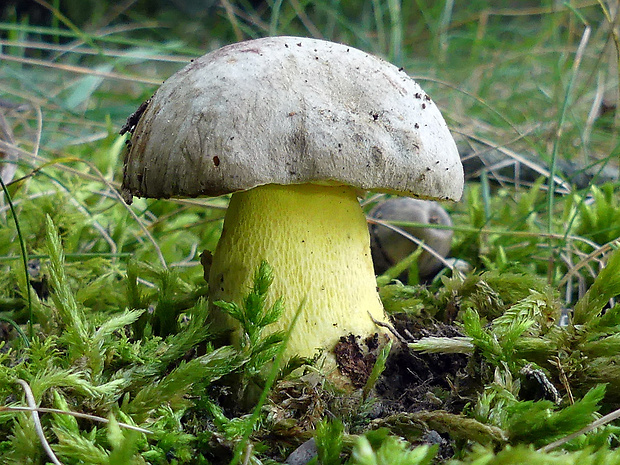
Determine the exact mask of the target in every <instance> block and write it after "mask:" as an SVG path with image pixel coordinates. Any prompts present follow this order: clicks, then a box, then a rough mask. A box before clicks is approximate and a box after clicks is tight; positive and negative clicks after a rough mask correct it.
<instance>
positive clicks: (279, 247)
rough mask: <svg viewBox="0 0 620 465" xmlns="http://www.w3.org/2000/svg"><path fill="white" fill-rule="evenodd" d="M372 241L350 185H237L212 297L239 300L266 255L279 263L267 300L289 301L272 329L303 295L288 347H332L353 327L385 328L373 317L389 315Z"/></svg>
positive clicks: (286, 321) (286, 319) (285, 320)
mask: <svg viewBox="0 0 620 465" xmlns="http://www.w3.org/2000/svg"><path fill="white" fill-rule="evenodd" d="M369 243H370V240H369V235H368V228H367V225H366V219H365V217H364V215H363V212H362V210H361V208H360V206H359V203H358V201H357V197H356V192H355V190H354V189H352V188H350V187H346V186H318V185H313V184H303V185H292V186H279V185H266V186H261V187H257V188H254V189H252V190H249V191H246V192H239V193H235V194H233V196H232V199H231V201H230V206H229V207H228V211H227V212H226V217H225V220H224V230H223V232H222V237H221V239H220V241H219V243H218V246H217V249H216V251H215V254H214V257H213V263H212V265H211V272H210V277H209V283H210V287H211V292H210V301H211V302H213V301H216V300H225V301H229V302H237V303H241V302H242V300H243V298H244V297H245V295H246V294H247V293H248V290H249V289H250V288H251V285H252V278H253V276H254V273H255V271H256V269H257V267H258V265H259V264H260V262H261V261H262V260H266V261H267V262H268V263H269V264H270V265H271V266H272V267H273V270H274V281H273V285H272V287H271V291H270V299H271V301H270V302H268V305H271V304H272V303H273V301H274V300H275V299H276V298H278V297H283V298H284V305H285V312H284V314H283V315H282V317H281V318H280V320H279V321H278V323H276V324H274V325H272V326H273V328H272V329H273V330H274V331H276V330H285V331H286V330H288V328H289V327H290V324H291V322H292V319H293V317H294V315H295V312H296V311H297V309H298V308H299V306H300V305H301V303H302V302H304V301H305V304H304V305H303V308H302V310H301V314H300V317H299V319H298V320H297V323H296V326H295V328H294V330H293V332H292V333H291V337H290V340H289V345H288V346H287V349H286V355H287V356H292V355H295V354H298V355H301V356H304V357H312V356H313V355H315V353H316V352H317V350H318V349H327V350H330V351H331V350H332V349H333V347H334V346H335V344H336V342H338V340H339V339H340V337H341V336H345V335H347V334H349V333H352V334H354V335H356V336H362V337H366V336H369V335H372V334H374V333H375V332H382V331H381V329H380V328H378V327H377V326H376V325H375V324H374V323H373V321H372V319H371V317H370V315H372V317H373V318H375V319H376V320H384V319H385V314H384V312H383V306H382V304H381V301H380V300H379V296H378V294H377V289H376V286H377V284H376V280H375V275H374V270H373V265H372V260H371V256H370V247H369ZM229 324H232V323H229Z"/></svg>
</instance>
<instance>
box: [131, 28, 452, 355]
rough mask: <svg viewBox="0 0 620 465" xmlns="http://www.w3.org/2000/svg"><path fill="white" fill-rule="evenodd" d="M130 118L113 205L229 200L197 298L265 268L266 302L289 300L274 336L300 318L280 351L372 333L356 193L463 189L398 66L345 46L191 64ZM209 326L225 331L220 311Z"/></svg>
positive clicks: (245, 47) (445, 139)
mask: <svg viewBox="0 0 620 465" xmlns="http://www.w3.org/2000/svg"><path fill="white" fill-rule="evenodd" d="M140 113H141V114H134V115H132V117H130V119H129V120H128V124H127V125H126V128H125V129H126V130H129V131H130V132H132V133H133V134H132V137H131V141H130V142H129V143H128V146H129V150H128V152H127V154H126V157H125V162H124V174H123V185H122V192H123V196H124V198H125V199H126V200H129V201H130V200H131V198H132V196H134V195H135V196H139V197H152V198H169V197H196V196H218V195H222V194H229V193H232V197H231V199H230V205H229V207H228V209H227V212H226V216H225V219H224V226H223V230H222V235H221V238H220V240H219V243H218V245H217V248H216V250H215V252H214V255H213V261H212V264H211V270H210V277H209V286H210V295H209V300H210V302H215V301H218V300H225V301H229V302H230V301H233V302H238V303H239V302H241V301H242V300H243V298H244V296H245V295H246V293H247V292H248V290H249V288H250V286H251V282H252V278H253V274H254V272H255V270H256V268H257V267H258V265H259V264H260V263H261V262H262V261H263V260H265V261H267V262H268V263H269V264H270V265H271V266H272V268H273V270H274V279H273V284H272V287H271V296H272V298H273V299H275V298H277V297H280V296H281V297H283V299H284V303H285V307H286V311H285V312H284V314H283V315H282V316H281V318H280V319H279V321H278V322H277V323H275V324H273V325H272V326H273V330H287V329H288V328H289V326H290V325H291V322H292V320H293V318H294V315H295V314H296V312H297V310H298V309H300V314H299V319H298V320H297V323H296V325H295V327H294V329H293V330H292V332H291V334H290V338H289V343H288V346H287V348H286V355H287V356H292V355H294V354H298V355H301V356H304V357H311V356H313V355H315V354H316V352H317V350H319V349H327V350H328V351H329V350H331V349H332V348H333V347H334V345H335V344H336V342H337V341H338V340H339V339H340V337H342V336H345V335H348V334H354V335H356V336H361V337H367V336H369V335H372V334H374V333H376V332H378V331H379V328H378V327H377V326H376V324H375V322H374V321H373V319H374V320H378V321H380V320H383V319H385V315H384V311H383V306H382V304H381V301H380V299H379V296H378V293H377V289H376V280H375V275H374V271H373V264H372V260H371V253H370V247H369V243H370V239H369V235H368V228H367V225H366V219H365V216H364V214H363V212H362V209H361V207H360V205H359V202H358V196H359V195H360V194H361V193H362V192H364V191H366V190H375V191H379V192H388V193H398V194H402V195H407V196H417V197H424V198H439V199H453V200H458V199H459V198H460V197H461V194H462V189H463V170H462V165H461V162H460V159H459V155H458V152H457V149H456V145H455V143H454V141H453V139H452V137H451V135H450V131H449V130H448V127H447V126H446V123H445V121H444V120H443V118H442V116H441V114H440V112H439V110H438V109H437V106H436V105H435V104H434V102H433V101H432V100H431V99H430V97H429V96H428V95H427V94H426V93H425V92H424V91H423V90H422V89H421V88H420V87H419V86H418V84H417V83H416V82H414V81H413V80H412V79H411V78H410V77H408V76H407V74H406V73H405V72H403V70H402V68H401V69H399V68H397V67H395V66H393V65H391V64H389V63H387V62H386V61H384V60H382V59H380V58H377V57H374V56H372V55H369V54H367V53H364V52H362V51H360V50H357V49H354V48H352V47H348V46H346V45H341V44H336V43H332V42H326V41H322V40H315V39H308V38H298V37H270V38H264V39H258V40H251V41H246V42H240V43H235V44H232V45H229V46H226V47H223V48H221V49H218V50H215V51H214V52H211V53H209V54H207V55H205V56H203V57H201V58H198V59H196V60H193V61H192V62H191V63H190V64H188V65H187V66H186V67H185V68H183V69H182V70H180V71H179V72H177V73H176V74H174V75H173V76H172V77H170V78H169V79H168V80H167V81H166V82H165V83H164V84H163V85H162V86H161V87H160V88H159V89H158V90H157V92H156V93H155V95H154V96H153V97H152V99H151V100H150V101H149V102H148V104H147V105H146V106H145V107H144V108H142V109H141V111H140ZM267 304H269V302H267ZM212 307H214V306H213V305H212ZM214 310H215V308H214ZM223 320H225V321H223ZM218 324H226V325H233V323H232V320H231V319H230V318H226V316H220V320H219V323H218ZM231 329H234V327H231ZM379 332H380V331H379Z"/></svg>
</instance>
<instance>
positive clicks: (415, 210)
mask: <svg viewBox="0 0 620 465" xmlns="http://www.w3.org/2000/svg"><path fill="white" fill-rule="evenodd" d="M368 216H369V217H370V218H374V219H378V220H383V221H388V222H389V221H406V222H410V223H418V224H420V225H429V226H428V227H423V226H401V227H400V228H401V229H402V230H403V231H405V232H406V233H408V234H409V235H411V236H413V237H414V238H416V239H419V240H421V241H422V242H424V244H425V245H427V246H428V247H430V248H431V249H432V250H433V251H434V253H435V255H434V254H432V253H430V252H429V251H428V250H424V251H422V253H421V254H420V256H419V257H418V263H417V265H418V275H419V277H420V279H422V280H426V279H429V278H432V277H433V276H434V275H435V274H436V273H437V272H438V271H439V270H440V269H441V268H443V266H444V264H443V263H442V261H441V260H440V259H438V258H437V257H438V256H439V257H442V258H444V257H446V256H447V255H448V253H450V248H451V247H452V230H451V229H439V228H434V227H433V225H438V226H452V219H450V215H449V214H448V212H447V211H446V210H444V208H443V207H442V206H441V205H440V204H439V203H437V202H434V201H432V200H420V199H412V198H410V197H393V198H391V199H388V200H386V201H384V202H381V203H378V204H377V205H376V206H375V207H373V208H372V210H370V211H369V212H368ZM369 227H370V249H371V251H372V259H373V262H374V264H375V272H376V273H377V274H381V273H384V272H385V271H386V270H387V269H388V268H390V267H392V266H394V265H395V264H396V263H398V262H399V261H401V260H403V259H404V258H406V257H407V256H408V255H409V254H411V253H413V252H414V251H415V250H416V249H417V248H418V245H417V244H416V243H414V242H413V241H412V240H411V239H410V238H408V237H405V236H404V235H403V234H401V233H400V232H398V231H395V230H393V229H390V228H388V227H387V226H384V225H382V224H377V223H372V224H370V226H369Z"/></svg>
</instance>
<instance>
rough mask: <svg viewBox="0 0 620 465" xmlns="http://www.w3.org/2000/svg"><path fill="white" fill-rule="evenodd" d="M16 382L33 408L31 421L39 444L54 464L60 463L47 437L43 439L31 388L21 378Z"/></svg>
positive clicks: (60, 464) (58, 464)
mask: <svg viewBox="0 0 620 465" xmlns="http://www.w3.org/2000/svg"><path fill="white" fill-rule="evenodd" d="M17 382H18V383H19V384H20V385H21V386H22V388H24V392H25V393H26V401H27V402H28V406H29V407H30V408H31V409H33V410H32V412H31V413H32V421H33V422H34V429H35V431H36V432H37V436H39V440H40V441H41V445H42V446H43V450H45V453H46V454H47V456H48V457H49V458H50V460H51V461H52V463H54V465H62V462H60V460H58V458H57V457H56V454H54V451H53V450H52V448H51V447H50V445H49V443H48V442H47V439H45V434H44V433H43V427H42V426H41V421H40V420H39V413H38V412H37V410H36V408H37V403H36V402H35V400H34V395H33V394H32V390H31V389H30V386H29V385H28V383H27V382H26V381H24V380H23V379H18V380H17Z"/></svg>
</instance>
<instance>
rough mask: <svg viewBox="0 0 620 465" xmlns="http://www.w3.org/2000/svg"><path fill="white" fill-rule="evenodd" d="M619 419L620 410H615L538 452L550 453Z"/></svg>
mask: <svg viewBox="0 0 620 465" xmlns="http://www.w3.org/2000/svg"><path fill="white" fill-rule="evenodd" d="M618 418H620V409H618V410H614V411H613V412H611V413H609V414H607V415H605V416H604V417H601V418H599V419H598V420H595V421H593V422H592V423H590V424H589V425H588V426H586V427H585V428H582V429H580V430H579V431H577V432H575V433H573V434H569V435H568V436H566V437H564V438H562V439H558V440H557V441H553V442H552V443H551V444H547V445H546V446H544V447H541V448H540V449H538V451H539V452H549V451H552V450H553V449H557V448H558V447H560V446H561V445H563V444H566V443H567V442H568V441H572V440H573V439H575V438H576V437H578V436H581V435H582V434H585V433H589V432H590V431H593V430H595V429H596V428H598V427H599V426H604V425H606V424H607V423H609V422H612V421H614V420H617V419H618Z"/></svg>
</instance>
